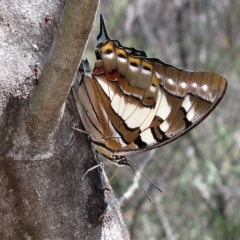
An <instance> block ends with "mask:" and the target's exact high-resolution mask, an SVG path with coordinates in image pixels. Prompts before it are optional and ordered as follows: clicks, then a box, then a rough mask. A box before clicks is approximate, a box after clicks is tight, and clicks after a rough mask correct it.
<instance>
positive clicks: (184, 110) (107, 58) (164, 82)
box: [73, 16, 227, 164]
mask: <svg viewBox="0 0 240 240" xmlns="http://www.w3.org/2000/svg"><path fill="white" fill-rule="evenodd" d="M100 18H101V27H100V34H99V35H98V41H99V43H98V45H97V47H96V50H95V53H96V58H97V61H96V62H95V66H94V69H93V73H92V74H91V73H90V70H89V65H88V63H87V62H86V61H83V64H82V65H83V68H81V69H80V71H79V76H80V77H78V79H80V81H76V82H75V84H74V87H73V92H74V96H75V100H76V103H77V107H78V111H79V114H80V117H81V119H82V121H83V123H84V126H85V128H86V130H87V131H89V132H90V133H91V134H92V137H91V141H92V144H93V146H94V148H95V150H96V151H97V152H99V153H100V154H102V155H104V156H105V157H107V158H109V159H110V160H112V161H113V162H116V163H118V162H120V160H122V159H124V156H125V155H130V154H134V153H138V152H142V151H146V150H149V149H152V148H156V147H160V146H162V145H164V144H167V143H169V142H171V141H173V140H174V139H176V138H178V137H180V136H181V135H183V134H184V133H186V132H188V131H189V130H190V129H192V128H193V127H195V126H196V125H198V124H199V123H200V122H201V121H203V120H204V119H205V118H206V117H207V116H208V115H209V113H210V112H211V111H212V110H213V109H214V108H215V107H216V106H217V104H218V103H219V102H220V100H221V99H222V98H223V96H224V94H225V92H226V89H227V80H226V79H225V78H223V77H222V76H220V75H219V74H216V73H211V72H192V71H185V70H182V69H179V68H176V67H174V66H171V65H169V64H167V63H165V62H163V61H161V60H158V59H152V58H147V56H146V54H145V52H143V51H140V50H138V49H135V48H126V47H124V46H122V45H121V44H120V43H119V41H117V40H111V39H110V38H109V37H108V34H107V32H106V28H105V24H104V21H103V18H102V16H101V17H100ZM123 164H125V163H123Z"/></svg>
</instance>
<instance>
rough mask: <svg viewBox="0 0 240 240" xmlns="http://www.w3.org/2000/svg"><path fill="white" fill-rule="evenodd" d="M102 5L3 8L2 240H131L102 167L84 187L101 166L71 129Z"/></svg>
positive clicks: (72, 1) (73, 1)
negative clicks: (78, 77) (76, 84)
mask: <svg viewBox="0 0 240 240" xmlns="http://www.w3.org/2000/svg"><path fill="white" fill-rule="evenodd" d="M97 7H98V0H94V1H88V0H84V1H83V0H82V1H78V0H67V1H66V3H63V2H62V1H45V0H44V1H39V2H36V1H33V2H31V1H20V2H19V1H13V0H10V1H6V0H2V1H1V2H0V44H1V48H0V56H1V57H0V61H1V64H0V209H1V211H0V239H129V235H128V232H127V230H126V228H125V226H124V223H123V220H122V216H121V213H120V209H119V205H118V202H117V200H116V199H115V197H114V193H113V191H112V189H111V186H109V184H108V182H107V178H106V176H105V174H104V171H103V169H102V168H98V169H96V170H93V171H91V172H90V173H89V174H88V175H87V176H86V178H85V179H84V180H83V181H82V176H83V174H84V172H85V171H86V170H87V169H89V168H90V167H92V166H94V165H96V164H97V163H96V160H95V159H94V156H93V153H92V151H91V147H90V143H89V141H88V138H87V136H85V135H84V134H79V133H78V132H76V131H74V130H72V129H71V128H69V127H68V125H67V123H71V125H74V126H76V125H79V117H78V114H77V110H76V107H75V105H74V101H73V98H72V96H71V94H69V92H70V88H71V83H72V80H73V78H74V76H75V73H76V71H77V68H78V65H79V63H80V59H81V56H82V55H83V52H84V49H85V46H86V43H87V41H88V36H89V33H90V31H91V28H92V25H93V21H94V18H95V13H96V11H97ZM50 47H51V48H50ZM37 63H38V64H37ZM34 68H35V71H34ZM40 71H41V74H40ZM33 80H34V82H35V85H33V84H32V83H33ZM79 128H83V126H82V125H81V124H80V125H79Z"/></svg>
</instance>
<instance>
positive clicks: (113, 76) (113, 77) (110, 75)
mask: <svg viewBox="0 0 240 240" xmlns="http://www.w3.org/2000/svg"><path fill="white" fill-rule="evenodd" d="M107 78H108V80H110V81H113V82H116V81H118V73H117V71H114V72H112V73H108V74H107Z"/></svg>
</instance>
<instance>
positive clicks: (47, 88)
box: [29, 0, 99, 132]
mask: <svg viewBox="0 0 240 240" xmlns="http://www.w3.org/2000/svg"><path fill="white" fill-rule="evenodd" d="M98 3H99V1H98V0H94V1H87V0H85V1H79V0H67V1H66V5H65V8H64V12H63V16H62V21H61V22H60V24H59V27H58V31H57V34H56V36H55V39H54V41H53V44H52V47H51V50H50V52H49V55H48V57H47V59H46V62H45V65H44V68H43V70H42V73H41V76H40V79H39V81H38V82H39V83H38V85H36V86H35V88H34V89H33V91H32V92H31V95H30V99H29V109H30V114H31V116H32V117H33V118H32V119H35V121H37V124H43V125H46V126H48V131H49V132H51V131H52V130H53V129H54V128H55V126H56V125H57V122H59V119H60V117H61V114H62V112H63V111H62V110H63V108H64V103H65V100H66V98H67V96H68V93H69V91H70V87H71V83H72V80H73V78H74V76H75V73H76V71H77V68H78V65H79V63H80V60H81V57H82V55H83V52H84V50H85V47H86V43H87V41H88V37H89V34H90V32H91V29H92V25H93V21H94V18H95V14H96V11H97V7H98Z"/></svg>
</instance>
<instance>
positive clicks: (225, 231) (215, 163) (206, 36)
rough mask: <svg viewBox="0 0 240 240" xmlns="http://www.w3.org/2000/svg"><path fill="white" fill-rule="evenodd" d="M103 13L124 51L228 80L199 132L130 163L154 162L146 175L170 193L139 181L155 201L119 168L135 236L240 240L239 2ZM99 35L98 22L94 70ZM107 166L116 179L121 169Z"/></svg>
mask: <svg viewBox="0 0 240 240" xmlns="http://www.w3.org/2000/svg"><path fill="white" fill-rule="evenodd" d="M99 13H101V14H103V16H104V18H105V22H106V25H107V30H108V33H109V36H110V37H111V38H113V39H118V40H119V41H120V42H121V44H122V45H124V46H129V47H135V48H138V49H141V50H144V51H145V52H146V53H147V55H148V56H149V57H156V58H160V59H161V60H163V61H165V62H168V63H170V64H171V65H174V66H177V67H180V68H184V69H190V70H196V71H197V70H205V71H212V72H217V73H220V74H221V75H223V76H224V77H226V78H227V79H228V82H229V87H228V91H227V94H226V96H225V97H224V99H223V100H222V102H221V103H220V104H219V106H218V107H217V108H216V110H214V112H213V113H212V114H211V115H210V116H209V117H208V118H207V120H205V121H204V122H203V123H201V124H200V125H199V126H198V127H196V128H195V129H194V130H192V131H191V132H189V133H188V134H186V135H185V136H183V137H181V138H180V139H178V140H176V141H174V142H173V143H170V144H168V145H166V146H164V147H162V148H160V149H158V150H156V151H155V152H154V155H153V157H152V152H146V153H143V154H138V155H136V156H133V157H132V158H131V159H132V161H133V162H134V163H136V164H137V165H138V166H141V164H143V163H144V161H145V160H146V159H147V158H149V159H152V160H151V163H149V164H147V165H146V166H145V168H144V172H145V173H146V174H147V175H148V176H149V178H150V179H151V180H153V181H154V182H155V183H157V184H158V185H159V186H160V187H161V188H162V189H163V191H164V192H163V193H160V192H159V191H158V190H157V189H156V188H154V187H153V185H151V184H150V182H149V181H147V180H146V179H144V178H143V176H141V181H142V183H143V185H144V188H145V189H146V191H147V192H148V194H149V195H150V196H151V198H152V199H153V203H150V202H149V201H148V199H147V198H146V196H145V195H144V192H143V191H142V190H141V189H140V188H137V189H135V188H134V186H135V185H134V181H135V180H134V174H133V172H132V171H131V169H128V168H127V167H123V168H121V169H120V170H119V172H118V173H117V175H116V176H115V177H114V178H113V180H111V184H112V187H113V189H114V192H115V194H116V196H117V198H119V199H120V200H121V205H122V213H123V216H124V219H125V222H126V224H127V225H128V229H129V231H130V234H131V236H132V238H133V239H138V240H141V239H144V240H145V239H149V240H155V239H167V240H177V239H191V240H194V239H197V240H199V239H202V240H210V239H218V240H219V239H224V240H226V239H231V240H232V239H240V187H239V186H240V161H239V152H240V129H239V125H240V117H239V114H240V107H239V100H240V98H239V92H240V81H239V76H240V51H239V50H240V40H239V39H240V0H114V1H111V0H102V1H101V4H100V9H99ZM98 32H99V16H98V17H97V19H96V22H95V25H94V28H93V31H92V35H91V39H90V42H89V45H88V50H87V51H86V54H85V55H86V56H87V57H88V59H89V61H90V63H91V65H92V66H93V63H94V61H95V56H94V48H95V45H96V36H97V35H98ZM106 165H107V166H106V169H107V172H108V176H109V178H110V177H111V176H112V175H113V173H114V172H115V171H116V168H115V167H114V166H113V165H110V166H108V164H106ZM137 186H138V185H137ZM129 187H132V188H130V189H129ZM133 188H134V190H133ZM124 193H125V194H126V193H128V194H130V196H129V197H127V198H125V197H123V195H124ZM124 196H126V195H124Z"/></svg>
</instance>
